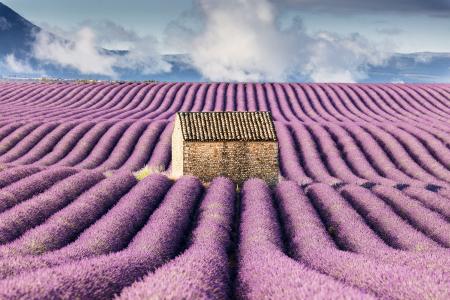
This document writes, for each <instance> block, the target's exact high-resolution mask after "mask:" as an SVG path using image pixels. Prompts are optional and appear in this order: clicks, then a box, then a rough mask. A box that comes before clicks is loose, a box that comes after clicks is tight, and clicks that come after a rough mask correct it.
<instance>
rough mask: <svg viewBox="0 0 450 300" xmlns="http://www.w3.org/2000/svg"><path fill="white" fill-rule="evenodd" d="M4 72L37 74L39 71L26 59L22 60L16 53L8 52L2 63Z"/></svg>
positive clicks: (0, 64)
mask: <svg viewBox="0 0 450 300" xmlns="http://www.w3.org/2000/svg"><path fill="white" fill-rule="evenodd" d="M0 66H1V68H2V69H4V71H3V72H4V73H9V74H36V73H39V71H37V70H34V69H33V67H32V66H31V65H30V64H29V63H27V62H26V61H22V60H19V59H17V58H16V56H15V55H14V54H8V55H6V56H5V58H4V60H3V61H2V62H1V63H0Z"/></svg>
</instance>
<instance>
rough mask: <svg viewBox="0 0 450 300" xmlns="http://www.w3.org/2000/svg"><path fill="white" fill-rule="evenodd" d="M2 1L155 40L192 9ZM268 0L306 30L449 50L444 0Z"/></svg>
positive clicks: (401, 48)
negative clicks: (109, 25) (296, 18)
mask: <svg viewBox="0 0 450 300" xmlns="http://www.w3.org/2000/svg"><path fill="white" fill-rule="evenodd" d="M3 2H4V3H5V4H6V5H9V6H10V7H12V8H13V9H15V10H17V11H18V12H19V13H21V14H22V15H23V16H25V17H26V18H28V19H29V20H31V21H33V22H35V23H37V24H43V23H46V24H49V25H52V26H58V27H61V28H63V29H70V28H73V27H75V26H77V24H79V23H80V22H82V21H84V20H111V21H114V22H115V23H117V24H119V25H121V26H124V27H125V28H129V29H132V30H134V31H136V32H137V33H139V34H151V35H153V36H155V37H156V38H158V39H160V40H163V39H164V31H165V29H166V27H167V25H168V24H169V23H170V22H172V21H173V20H176V19H177V18H178V17H179V16H180V14H182V13H183V12H185V11H189V10H190V9H191V8H192V2H191V1H189V0H165V1H160V0H127V1H124V0H95V1H92V0H77V1H70V0H33V1H30V0H3ZM272 2H273V3H274V5H275V6H276V7H279V8H280V10H282V15H283V18H286V19H288V18H290V17H292V16H294V15H295V16H300V17H301V18H302V20H303V22H304V25H305V28H306V30H307V31H308V32H310V33H311V34H314V33H315V32H317V31H322V30H325V31H332V32H336V33H339V34H343V35H345V34H350V33H353V32H358V33H360V34H362V35H363V36H365V37H366V38H368V39H369V40H372V41H377V42H381V41H386V40H387V41H389V42H391V43H393V44H395V50H396V51H397V52H402V53H409V52H421V51H431V52H450V14H449V13H448V12H449V11H450V1H449V0H443V1H439V0H417V1H416V0H391V1H384V0H383V1H372V0H370V1H365V0H343V1H341V0H333V1H331V0H314V1H313V0H282V1H272ZM371 3H372V4H371ZM373 3H379V5H378V6H377V4H373ZM392 3H394V4H392ZM395 3H397V4H395ZM383 7H384V8H383Z"/></svg>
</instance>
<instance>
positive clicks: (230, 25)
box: [167, 0, 388, 82]
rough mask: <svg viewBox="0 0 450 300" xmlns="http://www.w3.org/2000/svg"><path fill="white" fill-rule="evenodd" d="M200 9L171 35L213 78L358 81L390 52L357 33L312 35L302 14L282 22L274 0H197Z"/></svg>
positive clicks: (174, 26) (186, 16)
mask: <svg viewBox="0 0 450 300" xmlns="http://www.w3.org/2000/svg"><path fill="white" fill-rule="evenodd" d="M194 10H195V12H191V13H190V14H184V15H183V18H182V19H180V20H179V22H174V23H172V24H171V25H170V27H169V28H168V30H167V33H168V34H169V35H170V36H169V37H168V39H167V40H168V42H169V43H172V45H169V46H172V47H173V46H174V42H175V45H176V47H178V48H181V49H183V50H184V51H185V52H187V53H188V54H189V55H190V56H191V59H192V62H193V65H194V67H195V68H197V69H198V70H199V71H200V72H201V74H202V75H203V76H204V77H205V78H207V79H209V80H213V81H286V80H289V79H293V78H294V79H299V78H302V79H307V80H308V79H309V80H313V81H339V82H354V81H358V80H361V79H363V78H365V77H366V69H367V66H368V65H369V64H373V65H379V64H382V63H383V62H384V61H385V60H386V59H387V58H388V55H387V51H385V49H383V47H381V46H380V45H374V44H371V43H369V42H368V41H367V40H366V39H364V38H363V37H362V36H360V35H357V34H355V35H351V36H347V37H343V36H339V35H336V34H333V33H328V32H321V33H318V34H315V35H309V34H307V33H306V31H305V29H304V28H303V26H302V24H301V22H300V21H299V20H298V19H297V20H294V21H293V22H292V24H290V25H287V26H284V27H282V26H281V25H280V24H281V21H280V20H281V19H282V18H281V17H282V14H281V12H280V11H279V10H278V7H277V6H276V5H275V3H274V2H271V1H269V0H229V1H220V0H197V1H196V2H195V5H194ZM192 16H194V17H197V18H200V21H198V20H192V19H193V18H192ZM189 17H191V20H192V21H194V26H189V21H190V20H189ZM187 21H188V22H187ZM186 24H187V25H186Z"/></svg>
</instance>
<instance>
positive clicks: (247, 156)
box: [183, 141, 279, 185]
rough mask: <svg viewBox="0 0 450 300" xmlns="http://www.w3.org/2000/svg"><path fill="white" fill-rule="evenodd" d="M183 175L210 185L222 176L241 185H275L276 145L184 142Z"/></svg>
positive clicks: (254, 142)
mask: <svg viewBox="0 0 450 300" xmlns="http://www.w3.org/2000/svg"><path fill="white" fill-rule="evenodd" d="M183 144H184V147H183V173H184V175H187V174H190V175H194V176H197V177H199V178H200V179H201V180H202V181H203V182H210V181H211V180H212V179H213V178H215V177H217V176H226V177H228V178H230V179H232V180H233V181H234V182H235V183H236V184H238V185H241V184H242V183H243V182H244V181H245V180H247V179H248V178H253V177H257V178H261V179H263V180H265V181H266V182H267V183H268V184H270V185H274V184H276V183H277V182H278V172H279V171H278V170H279V168H278V145H277V143H276V142H266V141H251V142H243V141H220V142H184V143H183Z"/></svg>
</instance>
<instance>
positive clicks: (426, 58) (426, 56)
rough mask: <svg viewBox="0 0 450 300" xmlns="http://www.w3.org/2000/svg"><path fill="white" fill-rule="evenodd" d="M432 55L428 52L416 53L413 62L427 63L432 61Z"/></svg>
mask: <svg viewBox="0 0 450 300" xmlns="http://www.w3.org/2000/svg"><path fill="white" fill-rule="evenodd" d="M433 57H434V54H433V53H429V52H422V53H417V55H415V56H414V61H415V62H416V63H429V62H431V61H432V60H433Z"/></svg>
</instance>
